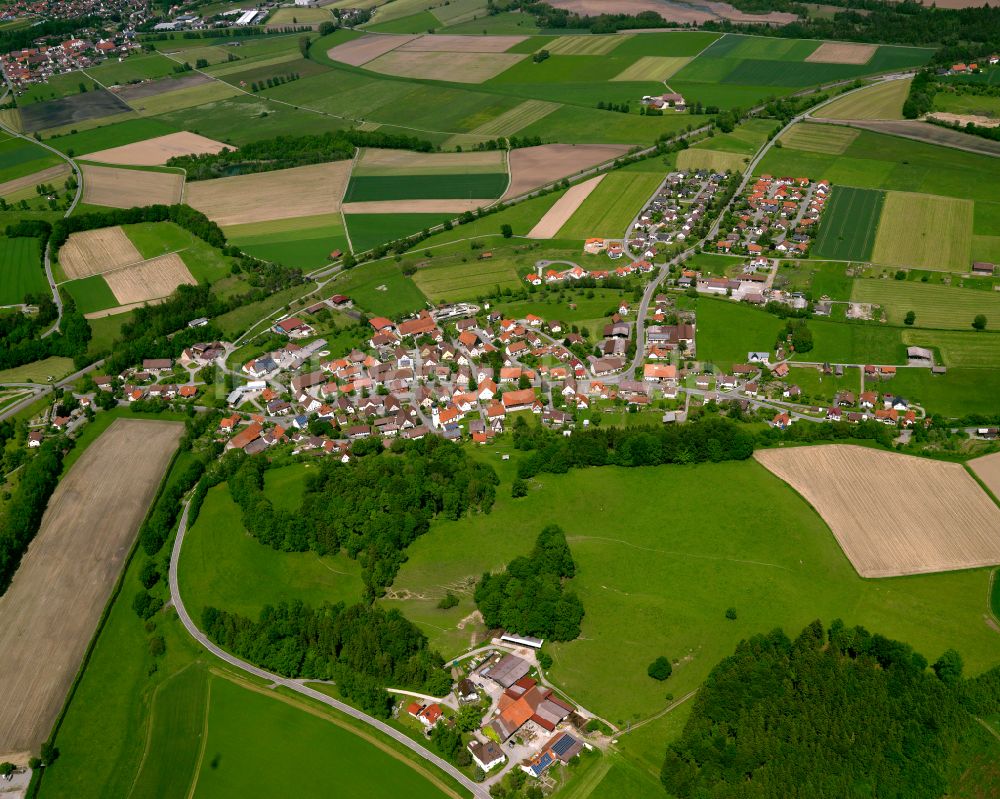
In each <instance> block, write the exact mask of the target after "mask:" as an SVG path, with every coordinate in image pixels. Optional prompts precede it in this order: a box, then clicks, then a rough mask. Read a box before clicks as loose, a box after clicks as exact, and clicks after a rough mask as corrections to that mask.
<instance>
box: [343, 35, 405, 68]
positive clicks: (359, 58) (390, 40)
mask: <svg viewBox="0 0 1000 799" xmlns="http://www.w3.org/2000/svg"><path fill="white" fill-rule="evenodd" d="M415 38H417V37H416V36H410V35H406V36H391V35H388V34H378V35H376V34H373V33H370V34H368V35H366V36H362V37H361V38H360V39H353V40H351V41H349V42H344V43H343V44H338V45H337V46H336V47H331V48H330V49H329V50H327V51H326V54H327V57H329V58H330V59H332V60H333V61H339V62H340V63H341V64H350V65H351V66H352V67H360V66H361V65H362V64H367V63H368V62H369V61H371V60H372V59H374V58H378V57H379V56H380V55H385V54H386V53H388V52H389V51H390V50H395V49H396V48H397V47H399V46H400V45H403V44H406V42H408V41H410V39H415Z"/></svg>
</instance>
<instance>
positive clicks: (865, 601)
mask: <svg viewBox="0 0 1000 799" xmlns="http://www.w3.org/2000/svg"><path fill="white" fill-rule="evenodd" d="M745 349H746V348H744V353H743V356H742V357H743V358H745V357H746V352H745ZM741 360H742V359H741ZM497 449H498V447H497V446H490V447H485V448H481V449H479V450H477V452H479V453H481V455H480V457H482V458H483V459H484V460H487V461H488V462H490V463H492V464H493V465H494V466H495V468H496V469H497V470H498V473H499V474H500V476H501V480H502V483H501V485H500V486H499V487H498V489H497V502H496V505H495V507H494V508H493V511H492V512H491V513H490V514H489V515H487V516H476V517H465V518H462V519H459V520H458V521H453V522H452V521H443V520H435V521H434V522H433V523H432V524H431V529H430V531H429V532H428V533H427V534H426V535H423V536H421V537H420V538H418V539H417V540H416V541H415V542H414V543H413V544H412V545H411V546H410V547H409V548H408V550H407V561H406V563H404V564H403V566H402V568H401V569H400V572H399V575H398V576H397V578H396V580H395V582H394V584H393V591H394V592H396V595H397V596H401V597H403V596H406V597H409V598H407V599H396V600H390V599H383V600H381V602H382V603H383V604H385V605H387V606H389V607H398V608H400V609H401V610H402V611H403V613H404V614H406V615H407V617H408V618H411V619H413V620H414V621H416V622H417V623H418V624H420V626H421V627H422V629H423V630H424V632H425V633H426V634H427V635H428V636H429V637H430V639H431V643H432V645H434V646H437V647H440V648H441V652H442V654H444V655H445V657H448V656H449V655H454V654H457V653H458V652H461V651H464V650H465V649H466V648H467V647H468V644H469V633H470V631H469V629H468V628H467V627H466V629H464V630H459V629H457V623H458V622H459V621H460V620H461V619H462V618H463V617H465V616H467V615H468V614H469V613H471V612H472V610H474V609H475V606H474V604H473V602H472V596H471V593H472V592H471V588H472V586H473V585H474V583H475V581H476V580H478V579H479V577H480V576H481V575H482V574H483V572H485V571H494V570H496V569H498V568H502V567H503V566H504V565H505V564H506V563H508V562H509V561H510V560H511V559H512V558H513V557H515V556H517V555H518V554H519V553H524V552H528V551H530V549H531V546H532V543H533V542H534V539H535V537H536V536H537V535H538V531H539V530H540V529H541V528H542V527H543V526H544V525H546V524H558V525H560V526H561V527H562V528H563V529H564V530H565V531H566V535H567V538H568V540H569V545H570V548H571V550H572V553H573V559H574V561H575V562H576V566H577V569H576V577H574V578H573V581H572V583H571V588H572V590H573V591H575V592H576V593H577V594H578V595H579V596H580V598H581V600H582V602H583V606H584V608H585V609H586V612H587V613H586V616H585V617H584V619H583V632H582V635H581V636H580V638H578V639H577V640H575V641H571V642H568V643H565V644H556V645H554V646H552V645H550V644H546V647H547V648H548V647H549V646H552V649H551V650H550V651H551V653H552V656H553V658H554V660H555V665H554V666H553V668H552V669H551V670H550V672H549V674H548V677H549V679H551V680H552V681H553V682H554V683H555V684H556V685H557V686H559V687H560V688H562V689H564V690H565V691H566V692H567V693H568V694H569V696H571V697H573V699H574V700H575V701H577V702H580V703H581V704H583V705H584V706H585V707H587V708H588V709H590V710H592V711H594V712H596V713H600V714H601V715H604V716H606V717H607V718H608V719H609V720H611V721H612V722H614V723H616V724H622V726H624V724H625V723H626V722H627V721H630V720H631V721H632V722H633V724H634V723H635V721H636V720H637V719H640V718H646V717H648V716H650V715H652V714H653V713H654V712H656V711H657V710H659V709H662V708H663V707H665V706H666V705H667V701H665V699H664V690H665V689H664V686H663V684H661V683H656V682H655V681H653V680H650V679H649V678H648V677H647V676H646V666H647V664H648V663H649V662H650V661H651V660H653V659H654V658H655V657H657V656H658V654H662V653H670V657H671V658H676V659H677V660H678V661H679V663H678V664H675V666H674V673H673V676H672V677H671V678H670V680H669V682H670V683H671V684H670V685H669V686H668V689H669V690H670V692H672V693H673V694H674V696H675V697H679V696H682V695H683V694H684V693H686V692H687V691H689V690H693V689H695V688H697V687H698V686H699V685H700V684H701V683H702V682H703V681H704V679H705V677H706V676H707V675H708V673H709V671H710V670H711V669H712V667H713V666H715V665H716V663H717V662H718V661H719V660H720V659H721V658H723V657H725V656H727V655H728V654H731V653H732V650H733V647H734V646H735V645H736V643H737V642H738V641H739V640H740V639H743V638H748V637H750V636H751V635H753V634H755V633H758V632H760V631H761V630H769V629H772V628H774V627H775V626H777V625H780V626H782V627H784V629H786V630H789V629H801V628H802V626H803V625H805V624H808V623H809V622H810V621H811V620H813V619H815V618H822V619H834V618H837V617H841V618H843V619H844V620H845V622H846V623H848V624H864V625H865V626H867V627H868V628H869V629H877V630H879V631H880V632H882V633H883V634H884V635H888V636H890V637H894V638H899V639H901V640H906V641H908V642H910V643H912V644H913V645H914V646H915V647H916V648H917V649H918V650H920V651H923V652H933V653H938V652H941V651H943V650H944V649H946V648H948V647H949V646H954V647H955V648H956V649H958V650H959V651H960V652H961V653H962V656H963V658H964V659H965V663H966V668H967V669H968V670H969V673H970V674H971V673H979V672H980V671H982V670H984V669H986V668H989V667H991V666H993V665H996V664H997V663H1000V653H998V651H997V647H996V633H995V632H994V631H993V630H991V629H990V628H988V627H987V626H986V625H985V624H983V623H982V613H983V610H982V604H983V596H984V595H985V593H986V586H987V582H988V575H987V574H986V572H985V571H973V572H953V573H948V574H937V575H923V576H917V577H909V578H905V579H895V580H888V581H886V580H879V581H873V580H863V579H861V578H860V577H858V575H857V573H856V572H855V571H854V569H853V568H852V567H851V564H850V562H849V561H848V560H847V558H845V557H844V555H843V552H842V551H841V549H840V547H839V546H838V545H837V542H836V540H835V538H834V537H833V536H832V535H830V531H829V528H827V526H826V525H825V524H824V523H823V521H822V519H820V518H819V516H818V515H817V514H816V513H815V512H814V511H813V510H812V509H811V508H810V507H809V506H808V505H807V503H805V502H803V501H802V498H801V497H799V496H797V495H796V493H795V492H794V491H792V490H791V489H790V488H789V487H788V486H787V485H786V484H784V483H783V482H782V481H780V480H778V479H777V478H775V477H774V476H773V475H771V474H770V473H769V472H768V471H767V470H766V469H764V468H763V467H762V466H760V465H759V464H758V463H756V462H755V461H753V460H752V459H751V460H748V461H744V462H739V463H735V462H730V463H718V464H710V463H708V464H703V465H698V466H660V467H652V468H639V469H622V468H616V467H601V468H594V469H575V470H573V471H571V472H570V473H569V474H562V475H550V474H544V475H539V476H538V477H536V478H534V479H533V480H531V481H529V484H530V488H529V492H528V496H526V497H523V498H521V499H516V500H515V499H511V498H510V491H509V490H508V485H509V483H510V481H511V480H512V479H513V478H514V477H515V476H516V459H517V458H518V454H517V452H516V451H513V450H510V449H505V448H503V445H500V447H499V449H500V452H504V453H506V452H510V454H511V461H510V462H507V463H504V462H503V461H501V459H500V457H499V455H498V453H497ZM665 486H668V487H669V489H670V492H671V494H672V495H674V496H676V497H678V498H680V497H683V498H684V500H683V501H678V502H675V503H673V505H672V506H671V511H670V513H671V521H670V523H669V524H665V523H664V518H663V513H664V510H663V503H662V501H657V500H655V499H653V498H654V497H660V496H662V493H663V490H664V487H665ZM584 508H585V509H586V514H585V516H586V517H585V518H584V517H583V516H581V509H584ZM623 519H624V520H627V521H626V522H623ZM864 529H871V525H868V524H866V525H865V527H864ZM447 590H452V591H453V592H454V593H455V594H456V595H457V596H458V597H459V605H458V607H456V608H453V609H452V610H448V611H444V610H439V609H438V608H437V607H436V605H437V603H438V601H439V600H440V598H441V597H442V596H444V594H445V592H446V591H447ZM404 592H406V593H404ZM727 607H735V608H736V609H737V612H738V617H737V619H736V620H734V621H731V620H728V619H726V618H725V611H726V608H727ZM625 619H627V620H628V622H627V623H623V620H625ZM623 648H625V649H627V651H628V652H629V656H628V657H625V658H623V657H622V651H623ZM674 653H676V654H674ZM935 656H936V655H935ZM673 715H675V714H668V717H670V716H673ZM623 740H628V738H627V737H626V738H625V739H623ZM656 745H657V747H658V748H657V752H656V755H655V757H656V765H655V768H658V767H659V765H660V761H661V759H662V745H663V741H662V740H659V741H657V744H656ZM598 795H600V796H601V797H602V799H603V797H604V796H605V795H607V796H609V797H612V796H614V797H617V796H629V795H630V794H618V793H614V792H609V793H607V794H604V793H600V794H597V793H595V794H592V796H595V797H596V796H598ZM651 795H653V794H648V793H641V794H635V796H651Z"/></svg>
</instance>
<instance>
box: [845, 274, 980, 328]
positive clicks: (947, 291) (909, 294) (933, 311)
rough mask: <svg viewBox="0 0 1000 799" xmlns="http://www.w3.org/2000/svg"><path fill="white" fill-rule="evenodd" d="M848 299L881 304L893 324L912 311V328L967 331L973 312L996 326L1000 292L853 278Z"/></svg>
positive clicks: (901, 322) (973, 316)
mask: <svg viewBox="0 0 1000 799" xmlns="http://www.w3.org/2000/svg"><path fill="white" fill-rule="evenodd" d="M851 299H852V300H853V301H854V302H868V303H875V304H877V305H881V306H882V309H883V310H884V311H885V312H886V316H887V317H888V321H889V323H890V324H894V325H901V324H903V317H905V316H906V314H907V312H908V311H913V312H915V313H916V321H915V322H914V326H915V327H936V328H944V329H947V330H971V329H972V320H973V319H974V318H975V317H976V315H977V314H985V315H986V319H987V322H988V327H989V328H992V329H994V330H996V329H1000V292H995V291H978V290H973V289H961V288H952V287H949V286H942V285H933V284H929V283H918V282H913V281H910V280H855V281H854V290H853V292H852V294H851Z"/></svg>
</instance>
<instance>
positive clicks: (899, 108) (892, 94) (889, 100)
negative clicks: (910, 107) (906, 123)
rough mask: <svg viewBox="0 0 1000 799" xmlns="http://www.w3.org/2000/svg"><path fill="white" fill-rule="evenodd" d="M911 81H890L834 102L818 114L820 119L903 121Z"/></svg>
mask: <svg viewBox="0 0 1000 799" xmlns="http://www.w3.org/2000/svg"><path fill="white" fill-rule="evenodd" d="M909 91H910V80H890V81H886V82H884V83H876V84H875V85H874V86H870V87H869V88H867V89H862V90H861V91H857V92H854V93H853V94H849V95H848V96H847V97H841V98H840V99H839V100H834V101H833V102H832V103H830V104H829V105H827V106H824V107H823V108H821V109H820V110H819V111H817V112H816V117H817V118H820V119H902V118H903V102H904V101H905V100H906V95H907V94H908V93H909Z"/></svg>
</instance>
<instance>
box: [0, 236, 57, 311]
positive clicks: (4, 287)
mask: <svg viewBox="0 0 1000 799" xmlns="http://www.w3.org/2000/svg"><path fill="white" fill-rule="evenodd" d="M48 292H49V284H48V281H47V280H46V279H45V272H44V271H42V267H41V264H40V259H39V252H38V239H36V238H30V237H25V238H16V239H8V238H4V237H2V236H0V305H17V304H18V303H22V302H24V295H25V294H48Z"/></svg>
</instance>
